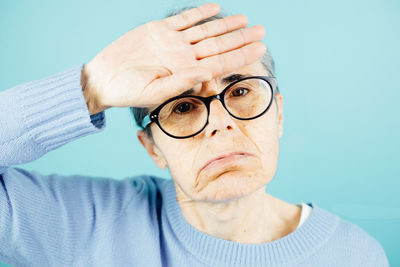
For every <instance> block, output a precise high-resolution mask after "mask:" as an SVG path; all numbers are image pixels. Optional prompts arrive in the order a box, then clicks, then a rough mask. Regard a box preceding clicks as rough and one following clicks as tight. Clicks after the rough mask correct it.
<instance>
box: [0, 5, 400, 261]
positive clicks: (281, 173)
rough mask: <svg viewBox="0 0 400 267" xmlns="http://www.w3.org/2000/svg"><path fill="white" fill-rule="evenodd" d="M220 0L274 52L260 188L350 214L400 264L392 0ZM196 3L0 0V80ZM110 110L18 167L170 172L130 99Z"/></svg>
mask: <svg viewBox="0 0 400 267" xmlns="http://www.w3.org/2000/svg"><path fill="white" fill-rule="evenodd" d="M216 2H218V3H220V5H221V6H222V10H223V11H225V12H227V13H228V14H238V13H243V14H245V15H247V16H248V18H249V26H251V25H256V24H262V25H263V26H264V27H265V29H266V35H265V38H264V39H263V41H264V42H265V43H266V45H267V47H268V49H269V51H270V53H271V54H272V57H273V58H274V59H275V62H276V76H277V77H278V83H279V87H280V90H281V93H282V95H283V99H284V100H283V101H284V105H283V107H284V111H283V112H284V133H283V136H282V138H281V140H280V155H279V166H278V171H277V173H276V176H275V178H274V180H273V181H272V182H271V183H270V184H268V185H267V189H266V190H267V192H269V193H270V194H272V195H274V196H276V197H278V198H280V199H283V200H285V201H287V202H291V203H298V202H311V201H313V202H316V203H317V204H318V205H319V206H320V207H322V208H324V209H327V210H329V211H331V212H334V213H336V214H338V215H339V216H341V217H342V218H343V219H345V220H348V221H351V222H353V223H355V224H357V225H358V226H360V227H361V228H363V229H364V230H365V231H367V232H368V233H369V234H370V235H372V236H373V237H374V238H376V239H377V240H378V241H379V242H380V243H381V244H382V246H383V248H384V249H385V251H386V253H387V255H388V258H389V261H390V263H391V266H400V253H399V252H400V192H399V191H400V179H399V178H400V156H399V150H400V141H399V138H400V119H399V118H400V108H399V105H400V82H399V79H398V78H399V77H400V64H399V62H400V52H399V48H400V1H399V0H353V1H347V0H335V1H321V0H303V1H300V0H290V1H289V0H280V1H272V0H263V1H255V0H246V1H234V0H226V1H216ZM203 3H206V2H205V1H183V0H175V1H163V0H152V1H123V0H113V1H82V0H69V1H54V0H53V1H50V0H41V1H22V0H1V1H0V33H1V37H0V59H1V61H0V73H1V79H0V90H5V89H8V88H10V87H12V86H14V85H17V84H20V83H23V82H28V81H32V80H37V79H41V78H44V77H47V76H49V75H51V74H54V73H56V72H59V71H62V70H64V69H66V68H69V67H71V66H73V65H76V64H79V63H85V62H88V61H89V60H90V59H91V58H92V57H94V56H95V55H96V53H98V52H99V51H101V50H102V49H103V48H104V47H105V46H107V45H108V44H109V43H111V42H112V41H113V40H115V39H117V38H118V37H119V36H121V35H122V34H124V33H125V32H127V31H128V30H130V29H131V28H133V27H135V26H138V25H140V24H142V23H145V22H147V21H150V20H153V19H161V18H162V17H164V15H165V14H166V12H167V11H169V10H171V9H173V8H176V7H182V6H186V5H198V4H203ZM106 121H107V122H106V123H107V126H106V129H105V130H104V131H103V132H101V133H98V134H94V135H90V136H85V137H83V138H81V139H79V140H76V141H73V142H71V143H69V144H67V145H65V146H63V147H60V148H59V149H57V150H55V151H52V152H50V153H48V154H47V155H45V156H43V157H42V158H40V159H38V160H36V161H34V162H31V163H27V164H23V165H19V167H23V168H26V169H27V170H37V171H40V172H41V173H43V174H50V173H59V174H67V175H68V174H85V175H90V176H109V177H112V178H115V179H122V178H123V177H127V176H134V175H139V174H143V173H149V174H154V175H158V176H161V177H164V178H166V179H170V175H169V173H168V170H166V171H162V170H159V169H157V167H156V165H155V164H154V163H153V162H152V161H151V158H150V157H149V156H148V155H147V154H146V152H145V150H144V149H143V148H142V146H141V144H140V143H139V141H138V140H137V137H136V131H137V130H138V128H137V127H136V126H135V125H134V122H133V119H132V117H131V114H130V113H129V109H128V108H111V109H109V110H107V111H106ZM0 227H1V226H0ZM0 266H8V265H6V264H3V265H2V264H1V263H0Z"/></svg>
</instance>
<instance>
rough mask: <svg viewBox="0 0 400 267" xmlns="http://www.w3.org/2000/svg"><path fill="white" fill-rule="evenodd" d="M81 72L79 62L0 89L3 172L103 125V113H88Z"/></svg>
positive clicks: (0, 158) (0, 140)
mask: <svg viewBox="0 0 400 267" xmlns="http://www.w3.org/2000/svg"><path fill="white" fill-rule="evenodd" d="M81 74H82V65H77V66H74V67H72V68H69V69H68V70H66V71H63V72H59V73H57V74H54V75H52V76H50V77H47V78H44V79H41V80H37V81H33V82H29V83H24V84H21V85H18V86H15V87H13V88H10V89H8V90H5V91H3V92H0V173H2V172H3V171H4V170H5V169H6V168H7V167H8V166H11V165H14V164H21V163H26V162H30V161H33V160H35V159H37V158H39V157H40V156H42V155H44V154H45V153H47V152H49V151H51V150H53V149H56V148H57V147H60V146H62V145H64V144H66V143H67V142H70V141H73V140H75V139H77V138H80V137H83V136H85V135H88V134H90V133H95V132H98V131H101V130H102V129H103V128H104V126H105V124H104V119H105V118H104V113H102V114H96V115H93V116H90V114H89V110H88V107H87V105H86V101H85V98H84V96H83V92H82V86H81ZM91 119H93V123H92V122H91ZM96 125H97V127H99V128H97V127H96Z"/></svg>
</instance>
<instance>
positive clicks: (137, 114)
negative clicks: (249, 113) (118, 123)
mask: <svg viewBox="0 0 400 267" xmlns="http://www.w3.org/2000/svg"><path fill="white" fill-rule="evenodd" d="M191 8H194V6H187V7H183V8H178V9H175V10H173V11H170V12H168V13H167V15H166V16H165V18H168V17H171V16H175V15H177V14H180V13H182V12H183V11H185V10H188V9H191ZM227 16H228V15H226V14H224V12H220V13H218V14H217V15H215V16H212V17H209V18H206V19H204V20H202V21H199V22H197V23H196V24H195V25H194V26H197V25H200V24H203V23H206V22H209V21H213V20H217V19H222V18H224V17H227ZM260 61H261V63H262V65H263V67H264V69H265V70H266V71H267V73H268V75H269V76H275V62H274V60H273V58H272V57H271V55H270V53H269V51H268V49H267V51H266V52H265V54H264V55H263V56H262V58H261V59H260ZM276 92H278V93H279V88H278V87H277V88H276ZM130 110H131V113H132V115H133V117H134V119H135V121H136V125H137V126H138V127H140V128H142V122H143V119H144V117H146V115H147V114H148V109H147V108H137V107H130ZM144 130H145V132H146V135H147V137H149V138H152V134H151V129H150V125H147V127H145V129H144Z"/></svg>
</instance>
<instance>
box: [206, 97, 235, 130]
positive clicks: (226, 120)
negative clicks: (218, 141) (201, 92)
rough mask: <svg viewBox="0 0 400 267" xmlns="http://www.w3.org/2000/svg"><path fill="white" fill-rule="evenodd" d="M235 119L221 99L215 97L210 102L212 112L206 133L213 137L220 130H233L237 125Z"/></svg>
mask: <svg viewBox="0 0 400 267" xmlns="http://www.w3.org/2000/svg"><path fill="white" fill-rule="evenodd" d="M233 120H234V118H233V117H231V115H230V114H229V113H228V111H227V110H226V109H225V108H224V106H223V105H222V103H221V101H219V100H218V99H214V100H213V101H211V103H210V114H209V116H208V124H207V126H206V128H205V135H206V136H207V137H213V136H214V135H216V134H217V133H218V132H221V131H230V130H233V129H234V125H235V122H234V121H233Z"/></svg>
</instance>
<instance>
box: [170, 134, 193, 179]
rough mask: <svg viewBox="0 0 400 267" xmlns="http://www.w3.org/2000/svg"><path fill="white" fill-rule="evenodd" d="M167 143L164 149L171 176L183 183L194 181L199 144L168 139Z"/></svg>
mask: <svg viewBox="0 0 400 267" xmlns="http://www.w3.org/2000/svg"><path fill="white" fill-rule="evenodd" d="M188 141H189V140H188ZM166 144H167V145H166V146H164V148H163V151H165V153H164V156H165V159H166V161H167V164H168V169H169V171H170V173H171V176H172V177H173V178H174V180H176V182H177V183H179V184H181V185H183V184H188V185H189V184H190V183H193V178H192V177H193V176H194V173H193V171H194V170H195V161H196V159H197V154H198V150H199V149H198V146H196V145H195V144H190V143H189V142H188V143H185V142H182V140H177V142H176V141H175V140H167V141H166Z"/></svg>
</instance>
